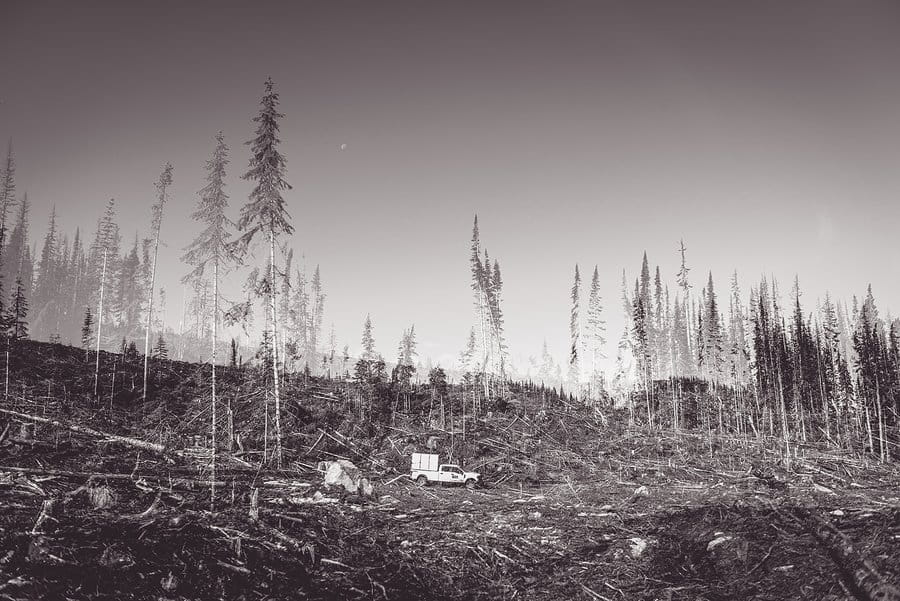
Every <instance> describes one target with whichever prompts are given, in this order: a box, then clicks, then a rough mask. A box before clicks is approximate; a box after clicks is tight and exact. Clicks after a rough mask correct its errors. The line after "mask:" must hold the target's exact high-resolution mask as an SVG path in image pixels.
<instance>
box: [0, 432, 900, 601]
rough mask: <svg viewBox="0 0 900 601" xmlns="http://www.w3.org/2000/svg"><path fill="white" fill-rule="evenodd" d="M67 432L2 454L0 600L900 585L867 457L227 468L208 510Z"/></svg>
mask: <svg viewBox="0 0 900 601" xmlns="http://www.w3.org/2000/svg"><path fill="white" fill-rule="evenodd" d="M72 444H79V443H78V442H77V441H74V439H72V440H68V441H62V442H59V441H57V442H56V443H54V446H53V447H52V448H51V447H50V443H40V444H36V446H34V447H29V446H28V445H24V444H18V445H12V446H6V447H4V449H2V450H0V507H2V509H3V511H2V513H0V599H4V600H10V599H11V600H23V599H48V600H50V599H74V600H80V599H110V600H112V599H160V600H169V599H171V600H182V599H248V600H249V599H301V598H307V599H586V600H603V599H609V600H619V599H647V600H651V599H660V600H677V599H684V600H688V599H698V600H699V599H706V600H725V599H760V600H762V599H817V600H821V599H834V600H837V599H857V600H874V599H900V592H898V589H897V588H896V587H897V585H898V583H900V492H898V487H897V485H898V480H897V479H896V478H894V477H893V476H892V475H891V473H889V472H879V471H877V470H876V471H871V472H866V473H862V472H860V471H859V470H858V466H852V467H854V468H855V469H854V470H850V469H846V466H845V469H844V470H843V471H842V472H840V473H838V470H837V467H835V466H831V467H829V469H822V468H820V467H816V466H817V465H822V464H821V463H819V464H812V463H808V464H806V465H805V466H804V464H802V463H801V464H800V465H798V466H797V467H796V468H795V470H794V471H793V472H792V473H791V474H789V475H779V474H768V473H762V472H761V471H760V470H759V469H758V468H751V467H749V466H748V467H747V469H739V466H735V467H736V468H738V469H734V470H724V471H723V470H721V469H717V470H704V469H703V467H702V466H701V465H700V464H697V465H692V466H691V467H690V468H684V467H683V468H681V469H675V468H674V467H673V468H672V469H669V470H667V469H665V467H664V466H662V467H660V466H657V468H656V469H649V470H648V469H645V470H639V469H638V470H631V471H626V472H623V471H622V470H610V471H609V472H608V473H607V475H606V477H604V478H602V479H596V478H595V479H593V481H588V480H586V479H583V478H582V479H577V478H572V477H570V476H568V475H567V474H565V473H563V474H561V476H562V477H560V478H557V479H555V480H550V481H545V482H542V483H540V484H533V485H525V484H516V485H514V484H509V483H504V484H496V483H492V482H491V481H490V479H489V480H488V482H487V483H486V486H485V487H484V488H481V489H477V490H474V491H468V490H465V489H459V488H446V487H440V486H429V487H426V488H418V487H416V486H415V485H414V484H413V483H411V482H409V481H408V480H407V479H405V478H400V479H398V480H395V479H396V476H393V477H391V478H390V479H389V478H382V479H381V480H380V481H379V480H378V479H376V481H375V484H376V492H375V495H374V496H373V497H371V498H365V499H364V498H361V497H359V496H358V495H356V494H352V495H348V494H346V493H343V494H341V493H339V492H338V491H336V490H334V489H331V490H329V489H326V488H324V487H323V486H322V484H321V477H320V476H319V475H318V474H316V473H315V472H306V473H300V472H293V473H291V472H283V473H279V474H273V473H259V472H254V471H252V470H230V471H229V470H226V471H225V472H224V473H221V474H219V480H220V481H221V485H220V486H219V491H218V495H219V501H218V504H217V508H216V509H217V511H216V512H214V513H213V512H210V511H209V491H208V486H207V485H206V484H204V483H203V482H202V480H203V479H204V478H205V477H206V476H204V474H202V473H195V472H192V471H190V470H187V469H185V468H183V467H178V466H172V465H169V464H166V463H165V462H161V461H157V460H156V459H155V458H153V459H150V458H147V457H143V458H142V457H141V456H140V455H139V454H138V453H137V452H135V451H132V450H124V451H123V450H122V449H116V452H111V453H103V454H100V455H96V454H95V455H93V456H92V457H93V459H92V460H90V461H83V462H82V464H81V467H80V469H77V468H78V465H74V464H73V462H72V457H73V456H76V455H73V452H72V451H73V449H72V448H70V447H69V446H67V445H72ZM42 445H43V446H42ZM101 457H102V459H100V458H101ZM54 470H57V472H54ZM59 470H63V471H62V472H60V471H59ZM854 472H855V473H854ZM91 474H102V475H99V476H94V477H91ZM558 475H559V474H558ZM623 476H626V477H623ZM676 476H677V477H676ZM688 476H690V477H688ZM198 480H200V481H201V482H198ZM390 480H395V481H394V482H390ZM253 489H257V491H258V492H257V494H258V499H257V507H258V516H252V515H251V508H252V504H253V503H252V496H253Z"/></svg>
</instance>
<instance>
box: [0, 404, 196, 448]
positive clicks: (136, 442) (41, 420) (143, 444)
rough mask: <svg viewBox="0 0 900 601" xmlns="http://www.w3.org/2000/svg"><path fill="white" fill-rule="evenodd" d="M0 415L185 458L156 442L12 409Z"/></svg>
mask: <svg viewBox="0 0 900 601" xmlns="http://www.w3.org/2000/svg"><path fill="white" fill-rule="evenodd" d="M0 413H5V414H6V415H11V416H13V417H15V418H17V419H21V420H27V421H31V422H35V423H38V424H47V425H49V426H53V427H54V428H62V429H65V430H71V431H72V432H77V433H79V434H87V435H88V436H95V437H97V438H104V439H106V440H109V441H112V442H118V443H121V444H124V445H127V446H130V447H134V448H137V449H143V450H145V451H152V452H154V453H157V454H159V455H164V456H174V457H181V458H183V457H184V453H182V452H181V451H176V450H174V449H169V448H167V447H166V446H165V445H161V444H157V443H155V442H147V441H146V440H140V439H138V438H131V437H129V436H119V435H118V434H108V433H106V432H101V431H100V430H94V429H93V428H88V427H87V426H79V425H77V424H64V423H62V422H59V421H56V420H55V419H47V418H46V417H38V416H37V415H29V414H27V413H19V412H18V411H11V410H10V409H0Z"/></svg>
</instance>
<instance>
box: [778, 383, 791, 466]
mask: <svg viewBox="0 0 900 601" xmlns="http://www.w3.org/2000/svg"><path fill="white" fill-rule="evenodd" d="M778 402H779V406H780V409H781V438H782V440H783V441H784V465H785V467H786V468H787V469H788V471H790V469H791V442H790V440H791V439H790V436H789V435H788V419H787V407H786V406H785V404H784V386H783V383H782V381H781V370H780V369H779V370H778Z"/></svg>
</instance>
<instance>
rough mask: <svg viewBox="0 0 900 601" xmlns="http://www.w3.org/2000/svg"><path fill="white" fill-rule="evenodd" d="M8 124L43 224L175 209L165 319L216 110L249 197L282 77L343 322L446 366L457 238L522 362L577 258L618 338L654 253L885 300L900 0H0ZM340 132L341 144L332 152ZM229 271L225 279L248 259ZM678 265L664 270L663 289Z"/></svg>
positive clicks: (293, 194)
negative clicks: (626, 284)
mask: <svg viewBox="0 0 900 601" xmlns="http://www.w3.org/2000/svg"><path fill="white" fill-rule="evenodd" d="M2 12H3V21H4V22H5V26H4V28H3V34H2V36H0V56H2V57H3V59H2V60H0V139H4V138H5V139H11V140H12V144H13V147H14V152H15V156H16V160H17V183H18V190H19V192H20V193H21V192H26V191H27V193H28V195H29V199H30V200H31V202H32V207H33V209H32V215H31V223H32V240H40V239H41V238H42V236H43V232H44V231H45V227H46V221H47V217H48V215H49V212H50V207H51V206H52V205H54V204H55V206H56V209H57V212H58V218H59V223H60V225H61V227H62V228H63V229H64V230H66V231H69V232H72V231H74V228H75V227H80V228H82V230H83V231H87V232H88V233H89V235H90V236H92V235H93V232H94V230H95V227H96V220H97V218H98V217H99V215H100V214H101V212H102V210H103V207H104V205H105V203H106V201H107V200H108V199H109V198H115V199H116V201H117V205H118V211H119V223H120V225H121V228H122V235H123V238H124V239H125V240H126V241H128V240H131V239H132V238H133V236H134V234H135V233H138V232H139V233H140V235H142V236H144V235H146V232H147V230H148V223H149V219H150V206H151V204H152V203H153V201H154V193H155V190H154V187H153V183H154V181H155V180H156V179H157V177H158V176H159V173H160V171H161V170H162V167H163V165H164V164H165V163H166V162H171V163H172V164H173V165H174V186H173V189H172V192H173V197H172V202H171V204H170V205H169V206H168V207H167V212H166V214H165V216H164V219H163V224H162V235H163V239H164V242H165V246H164V248H163V249H162V251H161V257H160V261H161V265H163V266H164V269H163V276H162V282H161V283H162V285H163V286H165V287H166V288H167V289H168V291H169V299H170V301H169V305H170V310H169V314H168V315H169V321H170V322H171V321H174V320H175V319H176V318H177V315H174V314H176V313H178V310H177V308H176V307H177V306H178V305H179V304H180V298H181V297H180V286H179V277H180V276H181V275H183V273H184V272H186V271H187V268H186V267H184V266H183V265H180V264H179V262H178V257H179V256H180V255H181V253H182V249H183V248H184V246H186V245H187V244H188V243H189V242H190V240H191V239H192V238H193V237H194V236H195V235H196V233H197V232H198V226H197V225H196V224H195V223H193V222H192V221H191V220H190V217H189V216H190V213H191V211H192V210H193V209H194V206H195V204H196V201H197V194H196V193H197V191H198V190H199V189H200V188H201V187H202V186H203V183H204V182H203V177H204V171H203V166H204V163H205V161H206V160H207V158H208V157H209V155H210V153H211V151H212V148H213V144H214V136H215V134H216V132H217V131H219V130H222V131H224V133H225V137H226V141H227V142H228V144H229V146H230V147H231V159H232V163H231V165H230V167H229V177H228V192H229V194H230V196H231V209H232V215H236V214H237V210H238V208H239V207H240V206H241V205H243V204H244V203H245V202H246V198H247V193H248V191H249V189H250V186H249V184H248V182H246V181H243V180H241V179H240V178H239V176H240V175H241V174H242V173H243V172H244V171H245V170H246V167H247V162H248V160H249V148H248V147H247V146H246V145H245V144H244V142H245V141H246V140H248V139H250V137H251V135H252V132H253V123H252V122H251V119H252V117H253V116H254V115H255V114H256V113H257V112H258V103H259V100H260V97H261V96H262V92H263V82H264V81H265V79H266V78H267V77H269V76H271V77H272V78H273V80H274V81H275V84H276V87H277V90H278V91H279V93H280V95H281V107H280V108H281V111H282V112H283V113H284V114H285V117H284V119H283V121H282V124H281V139H282V141H283V142H282V146H281V149H282V151H283V153H284V155H285V156H286V157H287V161H288V170H287V179H288V181H289V182H290V183H291V184H292V186H293V189H292V190H291V191H290V192H288V193H287V195H286V200H287V203H288V207H289V210H290V212H291V216H292V220H293V224H294V226H295V228H296V231H295V233H294V235H293V239H292V241H291V242H292V245H293V247H294V248H295V249H296V251H295V252H296V253H297V254H301V253H302V254H303V255H304V256H305V260H306V263H307V264H308V265H309V266H310V268H312V267H314V266H315V265H316V264H318V265H320V267H321V270H322V277H323V281H324V284H325V291H326V293H327V295H328V296H327V300H326V313H325V324H326V326H325V328H326V330H327V329H328V327H329V324H331V323H332V322H333V323H334V324H335V329H336V333H337V338H338V342H339V345H341V346H343V344H344V343H347V344H349V345H350V349H351V353H353V352H358V349H359V340H360V334H361V330H362V323H363V321H364V319H365V316H366V314H367V313H370V314H371V316H372V320H373V323H374V326H375V339H376V343H377V346H378V350H380V351H381V352H382V353H383V354H384V355H385V356H386V357H387V358H388V359H391V358H393V357H394V355H395V353H396V350H395V349H396V348H397V343H398V341H399V339H400V336H401V333H402V330H403V329H404V328H406V327H408V326H410V325H412V324H415V327H416V332H417V335H418V341H419V353H420V355H421V356H422V357H426V356H428V357H431V358H432V359H433V360H434V361H435V362H440V363H442V364H443V365H445V366H449V365H451V364H452V363H453V362H454V361H455V358H456V357H457V356H458V354H459V352H460V351H461V350H462V347H463V346H464V343H465V340H466V338H467V334H468V330H469V327H470V326H471V325H472V324H473V321H474V319H473V303H472V294H471V290H470V288H469V283H470V274H469V266H468V253H469V250H468V248H469V242H470V236H471V227H472V220H473V217H474V215H475V214H476V213H477V214H478V218H479V224H480V227H481V235H482V242H483V244H484V246H485V247H486V248H487V249H488V251H489V252H490V254H491V256H492V257H494V258H497V259H498V260H499V262H500V265H501V270H502V272H503V277H504V286H505V287H504V291H503V296H504V299H503V302H504V306H503V308H504V312H505V318H506V333H507V338H508V341H509V346H510V350H511V353H512V357H513V361H514V363H516V364H518V365H519V366H520V367H524V365H525V363H527V357H528V356H530V355H535V356H536V355H539V353H540V349H541V344H542V342H543V341H544V340H546V341H547V343H548V346H549V348H550V350H551V352H553V353H554V354H555V355H556V356H557V358H558V359H559V360H563V358H564V356H565V350H566V347H567V344H568V342H567V340H568V320H569V314H568V311H569V300H568V297H569V289H570V287H571V280H572V273H573V270H574V266H575V264H576V263H578V264H579V265H580V267H581V269H582V271H583V272H584V273H589V272H590V271H591V270H592V268H593V266H594V265H597V266H598V270H599V273H600V276H601V278H602V294H603V296H604V299H605V305H606V308H607V315H606V317H607V321H608V328H609V331H608V338H609V340H610V344H609V348H608V351H607V352H608V354H609V355H612V356H614V354H615V343H616V341H617V340H618V338H619V336H620V335H621V331H622V327H623V323H624V322H623V319H622V311H621V302H620V300H619V299H620V295H621V292H620V283H621V277H622V270H623V269H626V270H627V274H628V278H629V281H633V278H634V277H635V276H636V275H637V273H638V270H639V268H640V261H641V255H642V253H643V252H644V251H645V250H646V252H647V254H648V257H649V260H650V263H651V265H657V264H658V265H660V268H661V270H662V275H663V278H664V279H665V280H667V281H669V282H670V283H672V284H673V285H674V275H675V272H676V271H677V269H678V266H679V260H680V258H679V255H678V246H679V240H681V239H683V240H684V242H685V245H686V247H687V249H688V250H687V260H688V265H689V266H690V267H691V268H692V271H691V277H692V283H693V285H694V287H695V289H696V290H699V289H700V287H702V285H703V284H704V283H705V281H706V277H707V274H708V272H709V271H710V270H711V271H712V273H713V276H714V279H715V282H716V286H717V288H718V289H719V291H724V290H726V289H727V286H728V280H729V278H730V276H731V273H732V272H733V271H734V270H737V272H738V275H739V278H740V280H741V283H742V285H743V287H744V292H745V293H746V292H747V291H748V290H749V286H750V285H751V284H752V283H754V282H756V281H758V280H759V278H760V277H761V276H762V275H763V274H765V275H773V276H775V277H776V278H778V279H779V280H780V281H781V282H782V285H783V288H784V289H785V290H787V289H788V288H789V285H790V283H791V282H792V280H793V278H794V275H795V274H797V275H799V278H800V284H801V287H802V289H803V291H804V296H803V300H804V303H805V304H806V305H807V306H810V307H812V306H813V305H814V304H815V301H816V299H817V298H820V297H822V296H823V295H824V292H825V291H826V290H830V291H832V293H833V294H834V295H835V296H837V297H838V298H849V297H850V295H852V294H857V295H861V294H863V293H864V291H865V287H866V285H867V284H868V283H871V284H872V286H873V290H874V292H875V295H876V299H877V300H878V301H879V305H880V307H881V308H882V310H886V309H889V308H890V307H892V306H893V307H897V303H898V299H900V278H898V270H897V263H896V251H897V243H896V233H897V229H898V224H900V202H898V196H900V194H898V192H900V77H898V75H897V65H898V64H900V3H897V2H893V1H885V2H875V1H872V2H868V1H856V2H846V1H845V0H840V1H835V0H796V1H792V2H783V1H758V2H732V1H727V0H710V1H705V2H699V1H693V0H684V1H679V2H664V1H659V2H647V1H642V0H627V1H618V2H602V1H599V0H598V1H591V2H573V1H566V0H560V1H555V2H540V3H535V2H528V1H517V2H500V1H497V2H468V1H457V2H429V1H416V2H379V3H368V2H363V3H360V2H341V1H329V2H318V3H309V2H273V1H262V2H249V1H248V2H232V1H216V2H211V1H210V2H201V1H192V2H177V1H155V2H143V3H138V2H121V1H110V2H94V1H82V2H77V3H76V2H43V1H40V0H2ZM342 145H346V146H345V147H343V149H342ZM230 277H231V280H232V285H236V283H237V282H238V281H239V277H240V276H239V275H238V274H234V275H232V276H230ZM673 292H674V290H673Z"/></svg>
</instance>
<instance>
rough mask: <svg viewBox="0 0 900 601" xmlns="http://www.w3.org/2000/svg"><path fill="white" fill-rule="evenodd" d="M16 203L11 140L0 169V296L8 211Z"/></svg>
mask: <svg viewBox="0 0 900 601" xmlns="http://www.w3.org/2000/svg"><path fill="white" fill-rule="evenodd" d="M15 205H16V161H15V158H14V157H13V149H12V141H10V142H9V147H8V149H7V151H6V162H5V163H4V165H3V169H2V170H0V297H2V296H3V286H4V284H5V283H6V282H5V281H4V280H3V279H2V276H3V274H4V273H6V271H5V266H6V263H7V262H8V261H7V257H6V245H7V242H6V238H7V232H8V231H9V223H8V218H9V212H10V211H11V210H12V209H13V208H14V207H15Z"/></svg>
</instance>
